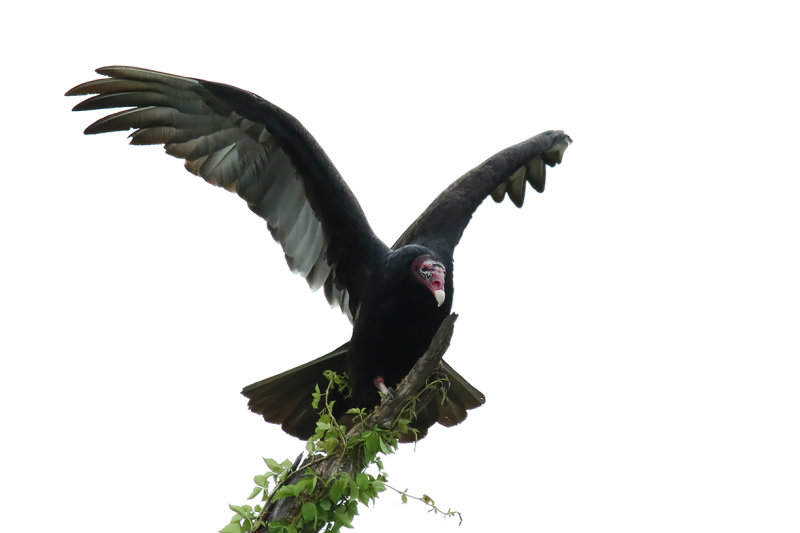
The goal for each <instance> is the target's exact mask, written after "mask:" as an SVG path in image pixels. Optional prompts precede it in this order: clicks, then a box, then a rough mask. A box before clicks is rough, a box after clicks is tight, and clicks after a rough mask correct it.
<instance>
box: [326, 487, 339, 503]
mask: <svg viewBox="0 0 800 533" xmlns="http://www.w3.org/2000/svg"><path fill="white" fill-rule="evenodd" d="M341 498H342V489H341V488H339V484H338V483H334V484H333V485H332V486H331V490H329V491H328V499H329V500H330V501H331V502H333V503H336V502H338V501H339V500H340V499H341Z"/></svg>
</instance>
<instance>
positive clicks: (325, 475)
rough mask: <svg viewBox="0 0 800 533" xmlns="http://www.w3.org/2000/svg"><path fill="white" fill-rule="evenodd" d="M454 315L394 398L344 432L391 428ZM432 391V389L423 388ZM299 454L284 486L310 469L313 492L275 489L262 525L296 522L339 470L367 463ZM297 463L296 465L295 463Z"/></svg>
mask: <svg viewBox="0 0 800 533" xmlns="http://www.w3.org/2000/svg"><path fill="white" fill-rule="evenodd" d="M456 318H457V315H456V314H451V315H450V316H448V317H447V318H445V319H444V321H442V324H441V326H439V330H438V331H437V332H436V335H434V337H433V340H432V341H431V344H430V346H429V347H428V349H427V351H426V352H425V353H424V354H423V356H422V357H420V359H419V360H418V361H417V362H416V364H415V365H414V367H413V368H412V369H411V371H410V372H409V373H408V375H407V376H406V377H405V378H403V380H402V381H401V382H400V383H399V384H398V386H397V390H396V391H395V392H394V395H393V397H392V398H391V399H390V400H388V401H386V402H384V403H382V404H381V405H380V406H378V407H377V408H376V409H375V410H374V411H373V412H372V413H370V414H369V415H367V416H366V417H365V418H364V420H363V421H361V422H360V423H358V424H356V425H355V426H353V427H352V428H351V429H350V431H348V433H347V435H348V437H349V436H352V435H358V434H360V433H362V432H363V431H364V430H366V429H369V428H373V427H375V426H377V427H379V428H383V429H391V428H392V426H393V425H394V423H395V420H397V418H398V416H400V415H401V413H402V412H403V411H404V410H405V408H406V407H407V406H408V404H409V402H412V401H414V399H415V398H416V397H417V396H418V395H419V394H420V391H422V390H423V389H424V388H425V386H426V383H427V381H428V378H429V377H430V376H431V375H432V374H434V372H435V371H436V369H437V368H438V366H439V362H440V361H441V360H442V356H443V355H444V352H445V351H447V348H448V347H449V346H450V338H451V337H452V335H453V324H454V323H455V320H456ZM427 392H430V393H433V394H435V391H433V390H431V391H426V393H427ZM428 400H429V398H426V397H423V398H419V399H418V401H420V402H425V401H428ZM301 457H302V454H301V455H300V456H298V460H297V462H296V463H295V466H296V468H294V471H295V473H294V474H293V475H292V476H291V477H289V479H287V480H286V482H285V483H284V485H287V484H288V485H293V484H296V483H297V482H298V481H300V480H301V479H302V478H303V476H304V472H305V471H306V470H307V469H308V468H311V469H312V470H313V471H314V474H315V475H316V476H317V478H318V482H317V486H316V489H315V490H314V492H313V493H312V494H303V495H301V496H300V497H297V498H291V497H288V498H281V499H279V500H274V499H273V496H274V492H273V494H272V495H270V497H269V498H268V499H267V501H266V502H265V504H264V511H263V512H262V515H261V519H262V521H263V522H264V523H265V524H269V523H270V522H272V521H275V520H280V521H282V522H283V523H288V524H291V523H295V522H296V520H297V519H298V517H299V516H300V512H301V508H302V505H303V503H305V502H308V501H316V500H317V499H319V498H320V497H322V495H323V493H324V491H325V490H326V488H325V487H326V486H327V485H328V482H330V481H331V480H333V479H334V478H336V477H338V476H339V475H341V474H342V473H347V474H349V475H351V476H355V475H357V474H358V473H359V472H361V471H363V470H364V469H365V468H366V467H367V466H368V465H366V464H364V461H363V457H362V456H361V454H360V451H359V450H358V449H349V450H347V451H346V452H345V453H340V454H332V455H329V456H327V457H325V458H323V459H321V460H320V459H319V458H318V457H317V458H311V457H307V458H306V459H305V460H304V461H303V462H302V463H300V459H301ZM298 463H299V465H298ZM324 526H325V524H324V523H323V524H320V527H319V529H322V527H324ZM257 531H258V533H261V532H266V531H267V528H266V526H263V527H261V528H259V529H258V530H257Z"/></svg>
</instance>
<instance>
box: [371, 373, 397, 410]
mask: <svg viewBox="0 0 800 533" xmlns="http://www.w3.org/2000/svg"><path fill="white" fill-rule="evenodd" d="M373 383H375V387H377V388H378V392H380V394H381V405H383V404H384V403H386V402H388V401H389V400H391V399H393V398H394V392H393V391H392V389H391V388H389V387H387V386H386V383H385V382H384V381H383V376H378V377H376V378H375V380H374V381H373Z"/></svg>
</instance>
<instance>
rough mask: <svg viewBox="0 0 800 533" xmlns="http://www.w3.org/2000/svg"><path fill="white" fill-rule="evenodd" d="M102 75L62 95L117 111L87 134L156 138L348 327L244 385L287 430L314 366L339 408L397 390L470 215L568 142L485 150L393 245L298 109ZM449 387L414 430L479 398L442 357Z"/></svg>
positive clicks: (299, 422)
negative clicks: (269, 239) (242, 207)
mask: <svg viewBox="0 0 800 533" xmlns="http://www.w3.org/2000/svg"><path fill="white" fill-rule="evenodd" d="M97 73H98V74H101V75H103V76H106V77H105V78H102V79H98V80H94V81H89V82H86V83H82V84H80V85H78V86H76V87H74V88H72V89H70V90H69V91H68V92H67V96H74V95H90V94H94V95H96V96H92V97H90V98H88V99H86V100H84V101H82V102H81V103H79V104H78V105H76V106H75V107H74V110H75V111H83V110H90V109H112V108H119V107H125V108H129V109H125V110H123V111H119V112H117V113H114V114H111V115H109V116H106V117H104V118H101V119H100V120H98V121H96V122H94V123H93V124H92V125H91V126H89V127H88V128H86V130H85V132H84V133H86V134H93V133H105V132H109V131H124V130H129V129H133V130H135V131H133V133H131V135H130V143H131V144H163V145H164V148H165V150H166V152H167V153H168V154H170V155H172V156H175V157H179V158H182V159H184V160H185V161H186V163H185V166H186V168H187V170H189V171H190V172H192V173H193V174H197V175H199V176H201V177H202V178H203V179H205V180H206V181H207V182H209V183H212V184H214V185H217V186H220V187H224V188H225V189H227V190H229V191H232V192H236V193H237V194H238V195H239V196H241V197H242V198H243V199H244V200H245V201H246V202H247V205H248V206H249V207H250V209H252V210H253V211H254V212H255V213H256V214H257V215H259V216H261V217H262V218H264V219H265V220H266V221H267V228H268V229H269V231H270V233H271V234H272V236H273V238H274V239H275V240H276V241H278V242H279V243H280V244H281V246H282V247H283V251H284V253H285V255H286V262H287V263H288V264H289V268H290V269H291V270H292V271H294V272H297V273H299V274H301V275H302V276H303V277H304V278H306V281H307V282H308V284H309V286H310V287H311V289H312V290H316V289H318V288H320V287H322V288H323V289H324V293H325V296H326V298H327V299H328V302H330V303H331V304H332V305H338V306H339V307H340V308H341V309H342V311H343V312H344V313H345V314H346V315H347V317H348V318H349V319H350V321H351V322H352V324H353V334H352V337H351V339H350V341H349V342H347V343H345V344H344V345H342V346H341V347H339V348H337V349H336V350H334V351H332V352H331V353H329V354H327V355H324V356H322V357H320V358H318V359H315V360H314V361H311V362H309V363H306V364H304V365H301V366H299V367H297V368H293V369H291V370H288V371H286V372H284V373H282V374H279V375H277V376H273V377H271V378H267V379H265V380H263V381H260V382H258V383H254V384H252V385H249V386H247V387H245V388H244V390H243V391H242V393H243V394H244V395H245V396H247V397H248V398H249V400H250V401H249V407H250V409H251V410H252V411H254V412H255V413H258V414H261V415H263V416H264V418H265V419H266V420H267V421H269V422H274V423H277V424H281V425H282V427H283V429H284V431H286V432H287V433H289V434H291V435H294V436H297V437H299V438H303V439H304V438H308V437H309V436H310V435H311V434H312V433H313V432H314V428H315V421H316V418H317V415H316V413H315V412H314V411H313V409H312V407H311V401H310V395H311V392H312V391H313V390H314V385H315V384H320V386H321V387H322V386H324V383H325V382H324V380H323V377H322V372H323V370H325V369H331V370H335V371H339V372H346V373H347V375H348V377H349V382H350V385H351V388H352V395H351V397H350V398H347V399H341V400H340V402H339V403H338V407H339V408H340V409H342V410H344V409H345V408H347V407H349V406H359V407H369V406H373V405H376V404H378V403H379V402H380V395H379V394H378V391H379V390H381V391H384V392H385V391H386V390H387V388H388V387H392V386H394V385H396V384H397V383H398V382H399V381H400V380H401V379H402V378H403V377H404V376H405V375H406V374H407V373H408V371H409V370H410V369H411V367H412V366H413V365H414V363H415V362H416V361H417V359H419V357H420V356H421V355H422V354H423V353H424V352H425V350H426V349H427V347H428V345H429V343H430V341H431V339H432V338H433V335H434V333H435V332H436V330H437V329H438V327H439V325H440V324H441V322H442V320H443V319H444V317H446V316H447V315H448V314H449V313H450V308H451V305H452V299H453V250H454V249H455V247H456V245H457V244H458V241H459V239H460V238H461V234H462V233H463V231H464V228H466V226H467V224H468V223H469V220H470V218H471V217H472V213H473V212H474V211H475V209H476V208H477V207H478V206H479V205H480V204H481V202H483V200H484V198H486V197H487V196H489V195H491V196H492V198H493V199H494V200H495V201H496V202H500V201H502V200H503V198H504V197H505V196H506V195H508V197H509V198H510V199H511V201H512V202H513V203H514V204H515V205H516V206H517V207H520V206H522V202H523V200H524V198H525V188H526V187H525V182H526V181H527V182H528V183H530V184H531V186H532V187H533V188H534V189H535V190H536V191H538V192H542V191H543V190H544V184H545V165H549V166H555V165H556V164H557V163H560V162H561V158H562V156H563V154H564V151H565V150H566V148H567V146H568V145H569V143H570V142H571V140H570V138H569V137H568V136H567V135H566V134H564V132H562V131H546V132H544V133H541V134H539V135H536V136H535V137H531V138H530V139H528V140H526V141H523V142H521V143H519V144H517V145H514V146H511V147H509V148H506V149H505V150H502V151H501V152H499V153H497V154H495V155H493V156H492V157H490V158H489V159H487V160H486V161H484V162H483V163H481V164H480V165H478V166H477V167H475V168H474V169H472V170H471V171H469V172H468V173H466V174H465V175H463V176H462V177H460V178H459V179H457V180H456V181H455V182H453V184H451V185H450V186H449V187H448V188H447V189H445V190H444V192H442V193H441V194H440V195H439V196H438V197H437V198H436V199H435V200H434V201H433V203H431V205H430V206H428V208H427V209H426V210H425V211H424V212H423V213H422V214H421V215H420V216H419V217H418V218H417V219H416V220H415V221H414V223H412V224H411V226H409V227H408V229H407V230H406V231H405V232H404V233H403V235H401V236H400V238H399V239H398V240H397V242H395V243H394V245H393V246H392V247H391V248H389V247H388V246H386V245H385V244H384V243H383V242H382V241H381V240H380V239H378V237H376V236H375V234H374V233H373V232H372V229H371V228H370V226H369V223H368V222H367V219H366V217H365V216H364V212H363V211H362V210H361V206H360V205H359V204H358V201H356V198H355V197H354V196H353V193H352V192H351V191H350V189H349V188H348V186H347V185H346V184H345V182H344V180H342V177H341V176H340V175H339V173H338V172H337V170H336V168H335V167H334V166H333V164H332V163H331V161H330V159H328V156H327V155H326V154H325V152H323V150H322V148H320V146H319V145H318V144H317V142H316V141H315V140H314V138H313V137H312V136H311V135H310V134H309V133H308V132H307V131H306V129H305V128H304V127H303V126H302V125H301V124H300V122H298V121H297V120H296V119H295V118H294V117H292V116H291V115H289V114H288V113H286V112H285V111H283V110H282V109H280V108H278V107H276V106H275V105H273V104H271V103H270V102H267V101H266V100H264V99H262V98H260V97H258V96H256V95H255V94H253V93H250V92H247V91H243V90H241V89H237V88H236V87H232V86H230V85H224V84H220V83H215V82H210V81H205V80H200V79H195V78H185V77H182V76H175V75H172V74H166V73H162V72H155V71H152V70H145V69H141V68H135V67H121V66H115V67H104V68H100V69H97ZM442 371H443V373H444V374H445V375H446V376H447V378H448V380H449V381H450V390H449V392H448V394H447V397H446V400H445V402H444V404H443V405H441V406H439V407H438V409H437V412H435V413H433V415H432V416H430V415H429V416H428V417H427V418H426V419H425V420H422V421H418V423H417V425H418V427H419V429H420V431H421V433H420V435H424V433H425V431H426V430H427V428H428V427H429V426H430V425H431V424H433V423H434V422H436V421H438V422H439V423H441V424H443V425H445V426H451V425H454V424H457V423H459V422H461V421H462V420H464V418H466V416H467V410H468V409H472V408H475V407H478V406H479V405H481V404H482V403H483V402H484V401H485V400H484V396H483V394H481V393H480V392H479V391H478V390H477V389H475V388H474V387H473V386H472V385H470V384H469V383H468V382H467V381H466V380H465V379H464V378H462V377H461V376H460V375H458V374H457V373H456V372H455V371H454V370H453V369H452V368H451V367H450V366H449V365H447V364H446V363H445V362H444V361H443V362H442Z"/></svg>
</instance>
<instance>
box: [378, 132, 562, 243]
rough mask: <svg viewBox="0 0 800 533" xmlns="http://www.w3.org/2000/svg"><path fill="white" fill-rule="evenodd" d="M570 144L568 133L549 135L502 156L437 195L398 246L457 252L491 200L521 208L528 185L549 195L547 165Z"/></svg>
mask: <svg viewBox="0 0 800 533" xmlns="http://www.w3.org/2000/svg"><path fill="white" fill-rule="evenodd" d="M571 142H572V140H571V139H570V138H569V137H568V136H567V135H566V134H565V133H564V132H563V131H546V132H544V133H540V134H539V135H536V136H535V137H531V138H530V139H528V140H526V141H522V142H521V143H519V144H516V145H514V146H511V147H509V148H506V149H505V150H503V151H501V152H498V153H497V154H495V155H493V156H492V157H490V158H489V159H487V160H486V161H484V162H483V163H481V164H480V165H478V166H477V167H475V168H474V169H472V170H470V171H469V172H467V173H466V174H464V175H463V176H461V177H460V178H458V179H457V180H456V181H454V182H453V183H452V184H451V185H450V186H449V187H448V188H447V189H445V190H444V191H443V192H442V193H441V194H440V195H439V196H437V197H436V199H435V200H434V201H433V203H431V205H429V206H428V208H427V209H426V210H425V211H424V212H423V213H422V214H421V215H420V216H419V218H417V220H415V221H414V223H413V224H411V226H409V227H408V229H407V230H406V231H405V232H404V233H403V235H401V236H400V238H399V239H398V240H397V242H396V243H395V244H394V246H393V248H399V247H400V246H404V245H407V244H411V243H418V244H425V245H429V246H432V247H434V249H442V248H444V249H447V250H449V251H450V252H452V250H453V249H454V248H455V247H456V245H457V244H458V241H459V240H460V239H461V235H462V234H463V233H464V229H465V228H466V227H467V224H469V221H470V219H471V218H472V213H474V212H475V209H477V208H478V206H479V205H480V204H481V202H483V200H484V199H485V198H486V197H487V196H489V195H491V196H492V198H493V199H494V200H495V201H496V202H502V201H503V198H505V196H506V195H508V197H509V198H511V201H512V202H514V204H515V205H516V206H517V207H522V203H523V201H524V200H525V182H526V181H527V182H528V183H530V184H531V186H532V187H533V188H534V189H535V190H536V191H538V192H542V191H544V180H545V165H549V166H551V167H553V166H555V165H556V164H558V163H560V162H561V158H562V157H563V155H564V151H565V150H566V149H567V146H569V144H570V143H571Z"/></svg>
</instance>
